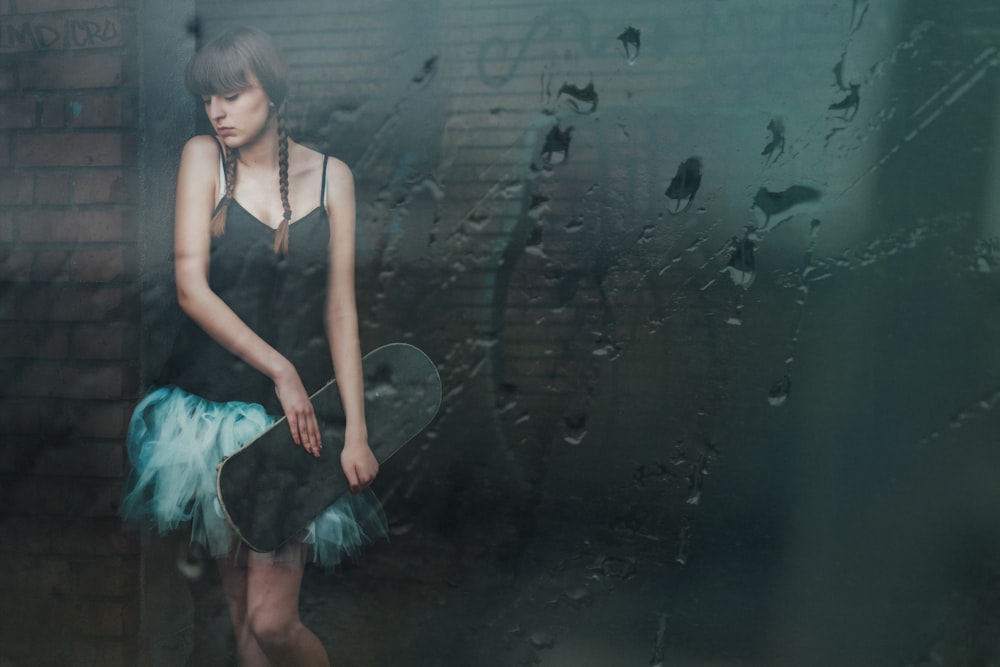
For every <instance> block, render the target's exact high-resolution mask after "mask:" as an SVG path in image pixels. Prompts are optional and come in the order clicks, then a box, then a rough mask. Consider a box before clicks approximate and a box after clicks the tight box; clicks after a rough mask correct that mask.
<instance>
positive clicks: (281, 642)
mask: <svg viewBox="0 0 1000 667" xmlns="http://www.w3.org/2000/svg"><path fill="white" fill-rule="evenodd" d="M299 625H300V623H299V620H298V618H294V617H284V616H282V615H279V614H275V613H272V612H268V611H264V610H261V611H251V612H250V615H249V617H248V618H247V627H248V628H249V630H250V633H251V634H253V636H254V639H256V640H257V643H258V644H260V645H261V647H262V648H265V650H266V649H271V648H276V649H280V648H281V647H283V646H288V645H290V644H293V643H294V642H295V633H296V632H297V631H298V627H299Z"/></svg>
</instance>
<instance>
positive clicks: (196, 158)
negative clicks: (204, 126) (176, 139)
mask: <svg viewBox="0 0 1000 667" xmlns="http://www.w3.org/2000/svg"><path fill="white" fill-rule="evenodd" d="M181 160H182V161H186V162H195V163H200V162H203V161H208V162H209V163H211V164H214V165H217V164H218V161H219V144H218V143H216V141H215V139H213V138H212V137H210V136H208V135H207V134H199V135H196V136H193V137H191V138H190V139H188V140H187V143H185V144H184V150H183V152H182V153H181Z"/></svg>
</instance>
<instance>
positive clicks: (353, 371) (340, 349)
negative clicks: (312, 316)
mask: <svg viewBox="0 0 1000 667" xmlns="http://www.w3.org/2000/svg"><path fill="white" fill-rule="evenodd" d="M326 210H327V215H328V217H329V219H330V271H329V279H328V284H327V291H326V294H327V297H326V329H327V338H328V339H329V341H330V355H331V357H332V358H333V369H334V374H335V375H336V377H337V385H338V386H339V387H340V395H341V400H342V401H343V403H344V414H345V415H346V417H347V426H346V431H345V434H344V450H343V452H341V455H340V460H341V464H342V465H343V468H344V474H345V475H347V481H348V482H350V484H351V491H353V492H354V493H357V492H358V491H361V490H362V489H364V488H365V487H367V486H368V485H369V484H371V482H372V480H373V479H375V475H376V474H377V473H378V461H376V460H375V456H374V454H372V451H371V448H370V447H369V446H368V427H367V425H366V423H365V403H364V378H363V375H362V372H361V342H360V339H359V336H358V307H357V302H356V298H355V293H354V251H355V248H354V236H355V232H354V226H355V223H356V220H355V213H356V211H355V201H354V177H353V176H352V175H351V170H350V169H349V168H348V167H347V165H345V164H344V163H343V162H341V161H340V160H335V159H332V158H331V159H330V161H329V163H328V165H327V204H326Z"/></svg>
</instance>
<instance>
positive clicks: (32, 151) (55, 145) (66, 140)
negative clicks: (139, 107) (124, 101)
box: [14, 132, 124, 167]
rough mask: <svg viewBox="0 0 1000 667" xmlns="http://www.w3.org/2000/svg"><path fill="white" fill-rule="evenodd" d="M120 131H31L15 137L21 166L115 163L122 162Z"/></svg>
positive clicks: (104, 165) (73, 165)
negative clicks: (51, 132)
mask: <svg viewBox="0 0 1000 667" xmlns="http://www.w3.org/2000/svg"><path fill="white" fill-rule="evenodd" d="M123 145H124V144H123V138H122V135H121V134H120V133H116V132H101V133H82V132H74V133H67V134H29V135H18V136H16V137H15V139H14V150H15V152H16V155H17V162H18V164H19V165H20V166H22V167H58V166H67V167H115V166H119V165H121V164H123V161H124V156H123V152H122V151H123Z"/></svg>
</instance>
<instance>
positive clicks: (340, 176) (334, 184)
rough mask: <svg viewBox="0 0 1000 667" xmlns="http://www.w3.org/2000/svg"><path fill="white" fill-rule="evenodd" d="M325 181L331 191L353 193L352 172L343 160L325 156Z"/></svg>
mask: <svg viewBox="0 0 1000 667" xmlns="http://www.w3.org/2000/svg"><path fill="white" fill-rule="evenodd" d="M326 183H327V187H329V188H330V191H331V192H339V193H345V192H346V193H353V192H354V174H353V172H351V168H350V167H348V166H347V163H345V162H344V161H343V160H340V159H338V158H335V157H327V163H326Z"/></svg>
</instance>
